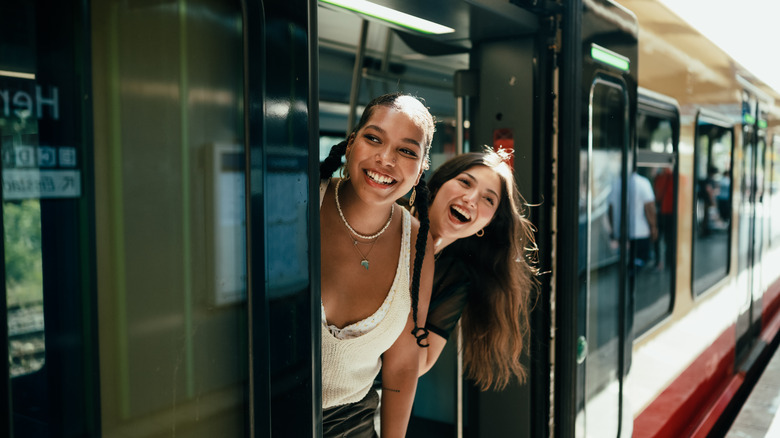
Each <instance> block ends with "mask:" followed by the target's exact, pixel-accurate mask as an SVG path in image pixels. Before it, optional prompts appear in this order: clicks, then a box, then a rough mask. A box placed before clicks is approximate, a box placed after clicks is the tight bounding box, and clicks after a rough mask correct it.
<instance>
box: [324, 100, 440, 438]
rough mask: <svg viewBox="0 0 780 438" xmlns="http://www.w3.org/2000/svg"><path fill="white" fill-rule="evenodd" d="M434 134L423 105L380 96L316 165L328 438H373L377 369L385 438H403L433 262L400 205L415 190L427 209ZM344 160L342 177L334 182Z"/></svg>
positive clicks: (422, 233) (420, 227)
mask: <svg viewBox="0 0 780 438" xmlns="http://www.w3.org/2000/svg"><path fill="white" fill-rule="evenodd" d="M433 131H434V121H433V117H432V116H431V114H430V113H429V112H428V110H427V109H426V108H425V106H424V105H423V104H422V103H421V102H420V101H419V100H418V99H417V98H415V97H412V96H408V95H402V94H389V95H384V96H380V97H378V98H376V99H374V100H372V101H371V102H370V103H369V104H368V106H366V109H365V110H364V112H363V116H362V117H361V119H360V122H359V123H358V126H357V127H356V128H355V129H354V130H353V131H352V133H351V134H350V135H349V137H348V138H347V140H346V141H344V142H342V143H340V144H338V145H336V146H334V147H333V149H332V150H331V153H330V156H329V157H328V158H327V159H326V160H325V161H323V162H322V164H321V165H320V174H321V175H322V177H323V178H325V179H323V181H322V183H321V185H320V239H321V245H322V247H321V261H322V281H321V288H322V324H323V325H322V407H323V433H324V436H325V437H333V436H339V437H375V436H376V432H375V431H374V413H375V411H376V409H377V406H378V403H379V397H378V395H377V393H376V391H374V390H373V389H372V384H373V383H374V379H375V378H376V377H377V375H378V373H379V371H380V369H381V371H382V376H381V379H382V403H381V406H382V408H381V428H382V437H383V438H391V437H403V436H404V435H405V434H406V428H407V425H408V422H409V416H410V414H411V409H412V401H413V400H414V392H415V389H416V386H417V375H418V372H419V365H420V362H419V359H420V355H419V351H420V350H421V349H423V348H422V347H426V346H427V340H426V338H427V329H425V328H424V327H425V315H426V312H427V309H428V303H429V300H430V291H431V284H432V277H433V255H432V252H430V251H429V252H428V254H427V255H426V251H425V249H426V246H427V244H428V240H429V237H428V229H427V228H428V221H427V218H426V217H425V215H424V214H423V215H418V216H420V219H419V220H418V219H415V218H413V217H412V216H411V215H410V214H409V213H408V212H407V211H406V210H405V209H403V208H400V207H399V206H396V205H395V202H396V201H397V200H398V199H399V198H401V197H402V196H403V195H405V194H406V193H408V192H409V191H410V190H412V189H413V188H414V189H415V190H414V191H413V193H414V194H416V196H415V197H416V198H417V199H418V203H419V207H420V208H421V210H423V211H427V208H426V207H427V199H428V196H427V190H426V188H425V183H424V181H423V180H422V178H421V177H422V174H423V171H424V170H425V169H426V168H427V163H428V152H429V148H430V145H431V140H432V138H433ZM342 155H343V156H344V157H345V159H346V163H345V164H344V168H343V174H344V177H343V178H341V179H330V175H332V174H333V172H334V171H335V170H336V169H337V168H338V167H339V166H341V157H342ZM411 242H415V244H414V247H412V243H411ZM412 260H414V263H413V264H412V263H411V261H412Z"/></svg>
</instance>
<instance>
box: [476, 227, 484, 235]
mask: <svg viewBox="0 0 780 438" xmlns="http://www.w3.org/2000/svg"><path fill="white" fill-rule="evenodd" d="M484 235H485V229H484V228H482V229H481V230H479V231H477V237H482V236H484Z"/></svg>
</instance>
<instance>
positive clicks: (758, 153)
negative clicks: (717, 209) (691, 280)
mask: <svg viewBox="0 0 780 438" xmlns="http://www.w3.org/2000/svg"><path fill="white" fill-rule="evenodd" d="M762 105H763V102H762V101H761V100H760V99H759V98H758V97H756V95H754V94H752V93H751V92H750V91H749V90H745V91H744V92H743V100H742V177H741V178H740V183H741V184H740V187H741V188H740V194H741V201H740V204H739V207H738V208H739V231H738V236H737V239H738V248H739V250H738V253H737V269H738V273H737V281H738V285H739V288H738V290H739V291H741V292H742V293H743V294H744V295H743V296H742V299H741V306H740V309H739V316H738V319H737V356H738V357H740V356H741V355H742V354H744V353H746V352H747V351H749V349H750V347H751V346H752V343H753V341H754V339H755V338H756V337H757V336H758V333H759V332H760V330H761V311H762V303H761V301H762V296H763V282H762V258H763V252H764V225H765V221H764V217H763V215H764V196H763V191H764V179H765V163H766V118H765V116H763V115H762V114H763V108H762Z"/></svg>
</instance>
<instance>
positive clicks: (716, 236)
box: [692, 113, 734, 295]
mask: <svg viewBox="0 0 780 438" xmlns="http://www.w3.org/2000/svg"><path fill="white" fill-rule="evenodd" d="M695 141H696V144H695V146H694V181H693V196H692V199H693V202H694V205H693V212H694V215H693V254H692V257H693V273H692V281H693V293H694V294H695V295H700V294H702V293H704V292H705V291H707V290H708V289H709V288H710V287H712V286H713V285H715V284H716V283H717V282H718V281H720V280H721V279H722V278H724V277H725V276H726V274H727V273H728V271H729V246H730V239H729V235H730V232H729V231H730V229H731V217H732V201H731V200H732V190H731V168H732V154H733V148H734V140H733V130H732V128H731V126H729V125H728V124H727V123H725V122H721V121H720V120H718V119H716V118H711V117H708V116H707V115H705V114H702V113H700V114H699V117H698V121H697V124H696V137H695Z"/></svg>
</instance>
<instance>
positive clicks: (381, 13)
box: [320, 0, 455, 35]
mask: <svg viewBox="0 0 780 438" xmlns="http://www.w3.org/2000/svg"><path fill="white" fill-rule="evenodd" d="M320 2H321V3H325V4H329V5H333V6H338V7H340V8H344V9H348V10H350V11H353V12H357V13H359V14H362V15H366V16H368V17H372V18H376V19H378V20H382V21H384V22H387V23H390V24H394V25H396V26H400V27H402V28H404V29H409V30H413V31H416V32H420V33H425V34H435V35H440V34H444V33H452V32H455V29H453V28H451V27H447V26H443V25H441V24H438V23H434V22H433V21H428V20H425V19H423V18H420V17H415V16H414V15H409V14H406V13H404V12H401V11H396V10H395V9H390V8H388V7H385V6H381V5H378V4H376V3H371V2H369V1H366V0H320Z"/></svg>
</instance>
